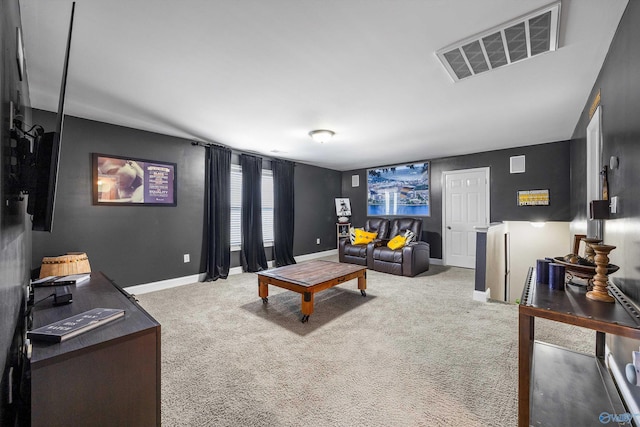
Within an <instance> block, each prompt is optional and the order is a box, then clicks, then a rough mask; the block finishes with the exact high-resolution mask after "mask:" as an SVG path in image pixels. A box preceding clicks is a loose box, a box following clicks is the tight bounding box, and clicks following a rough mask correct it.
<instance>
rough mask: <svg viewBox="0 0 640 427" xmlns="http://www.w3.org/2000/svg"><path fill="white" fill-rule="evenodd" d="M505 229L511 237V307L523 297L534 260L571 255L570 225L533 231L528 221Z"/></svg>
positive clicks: (509, 224) (555, 224)
mask: <svg viewBox="0 0 640 427" xmlns="http://www.w3.org/2000/svg"><path fill="white" fill-rule="evenodd" d="M505 225H506V232H508V233H509V235H510V239H509V240H510V251H509V260H510V269H511V273H510V276H511V277H510V281H509V282H510V286H509V300H508V301H509V302H513V303H514V302H515V301H516V299H519V298H520V297H521V296H522V290H523V289H524V281H525V279H526V278H527V272H528V271H529V267H535V265H536V260H537V259H541V258H545V257H557V256H565V255H566V254H568V253H570V252H571V251H572V250H573V238H572V236H571V233H570V231H569V222H547V223H545V224H544V226H543V227H535V226H534V225H532V223H530V222H527V221H506V222H505ZM487 256H489V254H487Z"/></svg>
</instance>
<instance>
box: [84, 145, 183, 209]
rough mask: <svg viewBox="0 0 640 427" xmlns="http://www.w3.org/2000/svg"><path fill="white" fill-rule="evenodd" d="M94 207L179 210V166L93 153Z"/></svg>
mask: <svg viewBox="0 0 640 427" xmlns="http://www.w3.org/2000/svg"><path fill="white" fill-rule="evenodd" d="M92 160H93V161H92V174H93V183H92V185H93V204H94V205H111V206H127V205H129V206H131V205H137V206H141V205H142V206H177V204H178V198H177V188H178V180H177V165H176V164H175V163H171V162H162V161H158V160H146V159H138V158H134V157H125V156H115V155H107V154H98V153H93V155H92Z"/></svg>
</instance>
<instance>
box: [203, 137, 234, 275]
mask: <svg viewBox="0 0 640 427" xmlns="http://www.w3.org/2000/svg"><path fill="white" fill-rule="evenodd" d="M206 150H207V153H206V154H207V155H206V178H207V205H206V208H207V277H206V280H207V281H211V280H217V279H220V278H222V279H226V278H227V276H228V275H229V267H230V266H231V229H230V227H231V183H230V181H231V150H230V149H228V148H225V147H218V146H213V145H210V146H207V148H206Z"/></svg>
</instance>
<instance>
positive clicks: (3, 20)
mask: <svg viewBox="0 0 640 427" xmlns="http://www.w3.org/2000/svg"><path fill="white" fill-rule="evenodd" d="M20 26H21V24H20V7H19V3H18V0H3V1H2V2H0V34H1V35H2V36H1V37H2V53H0V58H1V61H2V62H1V63H0V100H1V102H0V118H1V121H0V142H1V144H2V148H1V151H0V194H1V195H2V197H1V203H0V375H1V377H0V425H3V426H4V425H7V426H9V425H13V421H14V418H15V411H14V409H13V408H11V407H9V406H8V405H7V391H8V376H7V375H8V368H9V365H12V366H16V363H17V360H18V353H17V347H18V345H19V344H20V342H21V341H20V339H19V337H21V336H22V327H23V325H22V324H21V322H19V319H21V317H22V316H21V315H22V310H23V301H24V300H25V292H26V285H27V283H28V282H29V263H28V261H27V260H28V259H29V258H30V257H31V229H30V224H29V223H28V222H27V217H26V214H25V209H26V201H24V200H23V201H19V200H17V198H16V196H17V194H16V193H15V192H14V191H11V188H10V187H11V185H10V179H9V173H10V170H9V164H10V163H11V161H10V152H9V150H10V147H11V144H12V140H11V138H10V132H9V102H13V103H14V105H16V106H20V110H21V114H23V115H24V119H25V121H28V122H30V119H31V115H30V111H29V109H28V106H29V88H28V85H27V76H24V77H23V80H22V81H20V79H19V77H18V69H17V66H16V28H17V27H20ZM18 91H20V94H21V99H19V98H18ZM16 367H17V366H16ZM16 379H18V378H17V377H16V378H14V380H16Z"/></svg>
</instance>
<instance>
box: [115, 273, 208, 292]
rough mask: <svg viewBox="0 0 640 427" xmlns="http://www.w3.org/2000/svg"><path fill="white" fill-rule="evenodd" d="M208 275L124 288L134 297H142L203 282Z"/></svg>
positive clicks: (200, 274) (194, 275) (177, 278)
mask: <svg viewBox="0 0 640 427" xmlns="http://www.w3.org/2000/svg"><path fill="white" fill-rule="evenodd" d="M206 276H207V274H206V273H199V274H193V275H191V276H184V277H176V278H174V279H167V280H160V281H159V282H151V283H145V284H142V285H134V286H128V287H126V288H123V289H124V290H125V291H127V292H129V293H130V294H132V295H141V294H146V293H148V292H154V291H160V290H162V289H169V288H175V287H177V286H183V285H190V284H192V283H195V282H202V281H203V280H204V279H205V277H206Z"/></svg>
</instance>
